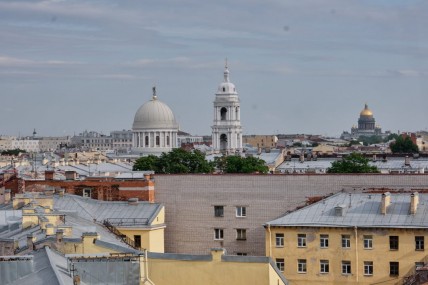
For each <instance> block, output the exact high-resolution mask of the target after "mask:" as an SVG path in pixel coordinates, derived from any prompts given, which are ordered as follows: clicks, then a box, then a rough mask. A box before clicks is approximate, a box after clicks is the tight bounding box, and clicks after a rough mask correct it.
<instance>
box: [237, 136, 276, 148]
mask: <svg viewBox="0 0 428 285" xmlns="http://www.w3.org/2000/svg"><path fill="white" fill-rule="evenodd" d="M242 139H243V142H244V144H250V145H252V146H253V147H260V148H275V147H276V143H277V142H278V138H277V137H276V136H275V135H248V136H243V137H242Z"/></svg>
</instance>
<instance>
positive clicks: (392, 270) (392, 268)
mask: <svg viewBox="0 0 428 285" xmlns="http://www.w3.org/2000/svg"><path fill="white" fill-rule="evenodd" d="M389 276H400V263H399V262H398V261H390V262H389Z"/></svg>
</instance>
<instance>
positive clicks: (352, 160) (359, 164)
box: [327, 152, 379, 173]
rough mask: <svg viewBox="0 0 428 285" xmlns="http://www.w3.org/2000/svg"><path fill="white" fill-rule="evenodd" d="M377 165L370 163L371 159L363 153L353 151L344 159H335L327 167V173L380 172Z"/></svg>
mask: <svg viewBox="0 0 428 285" xmlns="http://www.w3.org/2000/svg"><path fill="white" fill-rule="evenodd" d="M378 172H379V170H378V169H377V167H376V166H371V165H369V159H368V158H366V157H364V156H363V155H362V154H359V153H356V152H353V153H351V154H350V155H348V156H345V157H344V158H343V159H342V160H338V161H335V162H333V163H332V164H331V167H330V168H328V169H327V173H378Z"/></svg>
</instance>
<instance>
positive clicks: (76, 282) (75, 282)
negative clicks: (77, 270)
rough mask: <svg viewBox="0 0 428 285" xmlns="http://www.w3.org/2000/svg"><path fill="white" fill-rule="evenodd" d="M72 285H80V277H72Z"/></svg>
mask: <svg viewBox="0 0 428 285" xmlns="http://www.w3.org/2000/svg"><path fill="white" fill-rule="evenodd" d="M73 285H80V276H79V275H74V277H73Z"/></svg>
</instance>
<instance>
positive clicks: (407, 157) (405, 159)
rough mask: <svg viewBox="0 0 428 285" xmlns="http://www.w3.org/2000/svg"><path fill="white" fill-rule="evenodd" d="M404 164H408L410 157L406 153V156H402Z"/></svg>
mask: <svg viewBox="0 0 428 285" xmlns="http://www.w3.org/2000/svg"><path fill="white" fill-rule="evenodd" d="M404 165H405V166H410V157H409V156H407V155H406V157H405V158H404Z"/></svg>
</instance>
